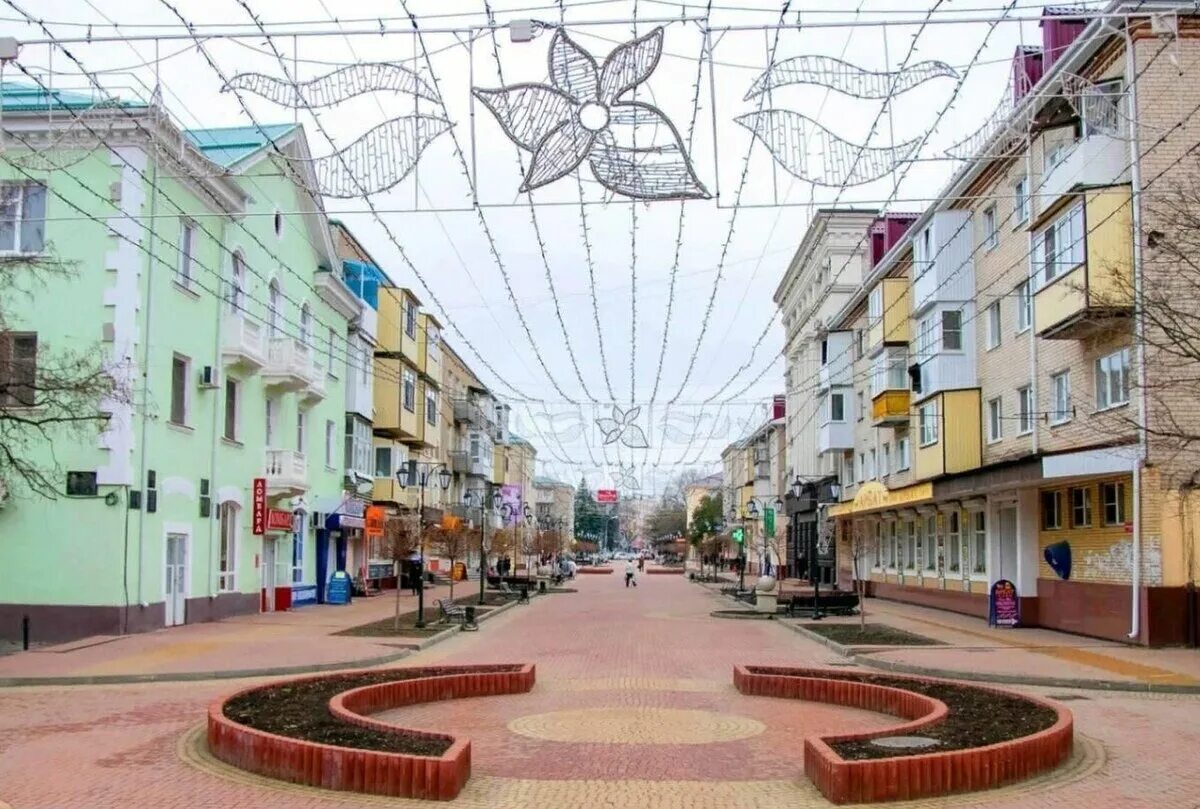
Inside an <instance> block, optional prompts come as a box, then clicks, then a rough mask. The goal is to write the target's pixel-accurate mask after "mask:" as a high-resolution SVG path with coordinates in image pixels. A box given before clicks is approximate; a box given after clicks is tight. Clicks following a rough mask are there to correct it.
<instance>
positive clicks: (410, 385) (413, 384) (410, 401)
mask: <svg viewBox="0 0 1200 809" xmlns="http://www.w3.org/2000/svg"><path fill="white" fill-rule="evenodd" d="M402 378H403V380H404V385H403V389H402V396H403V401H402V404H403V405H404V409H405V410H407V411H408V412H409V413H415V412H417V375H416V374H414V373H413V372H412V371H410V370H408V369H407V368H405V369H404V373H403V375H402Z"/></svg>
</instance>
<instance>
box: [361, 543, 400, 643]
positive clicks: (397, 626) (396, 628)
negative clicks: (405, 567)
mask: <svg viewBox="0 0 1200 809" xmlns="http://www.w3.org/2000/svg"><path fill="white" fill-rule="evenodd" d="M368 561H369V560H368ZM395 564H396V617H395V618H394V619H393V620H392V630H393V631H395V632H399V631H400V572H401V568H402V566H401V565H400V563H398V562H397V563H395Z"/></svg>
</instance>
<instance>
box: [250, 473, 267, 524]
mask: <svg viewBox="0 0 1200 809" xmlns="http://www.w3.org/2000/svg"><path fill="white" fill-rule="evenodd" d="M253 489H254V491H253V498H254V500H253V503H254V505H253V508H252V509H251V512H250V514H251V517H250V524H251V525H252V526H253V532H254V535H255V536H262V534H263V531H264V530H265V529H266V527H267V479H266V478H255V479H254V485H253Z"/></svg>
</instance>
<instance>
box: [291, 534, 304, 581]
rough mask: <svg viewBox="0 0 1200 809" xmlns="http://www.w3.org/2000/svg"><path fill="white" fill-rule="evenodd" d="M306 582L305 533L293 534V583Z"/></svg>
mask: <svg viewBox="0 0 1200 809" xmlns="http://www.w3.org/2000/svg"><path fill="white" fill-rule="evenodd" d="M303 581H304V532H303V531H297V532H296V533H294V534H292V583H293V584H299V583H300V582H303Z"/></svg>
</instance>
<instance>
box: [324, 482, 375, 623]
mask: <svg viewBox="0 0 1200 809" xmlns="http://www.w3.org/2000/svg"><path fill="white" fill-rule="evenodd" d="M366 509H367V503H366V501H364V500H360V499H359V498H356V497H346V498H345V499H343V500H342V501H341V502H339V503H337V504H336V505H335V506H334V507H333V508H332V509H331V510H329V511H328V512H327V513H322V514H320V515H318V517H323V519H318V521H317V525H318V526H320V527H318V528H317V601H318V603H321V604H324V603H326V598H325V596H326V591H327V588H328V586H329V580H330V579H331V578H332V577H333V574H335V573H338V572H344V573H347V574H349V575H350V577H351V578H353V577H354V576H355V575H357V573H356V571H357V570H358V566H357V563H358V560H360V559H364V558H365V557H366V539H365V537H364V530H365V528H366V521H365V514H366Z"/></svg>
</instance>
